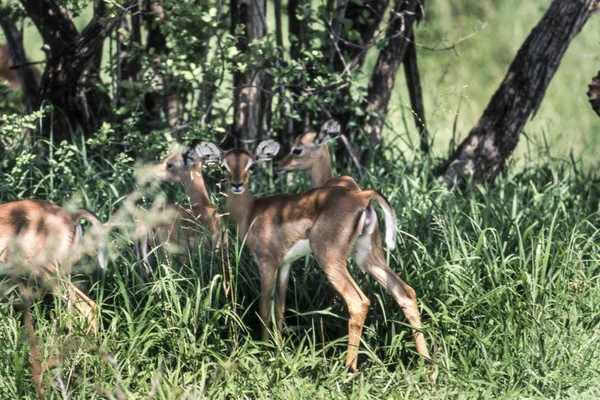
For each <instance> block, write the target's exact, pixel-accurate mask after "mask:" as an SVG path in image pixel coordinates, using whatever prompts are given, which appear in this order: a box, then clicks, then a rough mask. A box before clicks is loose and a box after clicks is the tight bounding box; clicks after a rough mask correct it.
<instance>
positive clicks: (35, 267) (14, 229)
mask: <svg viewBox="0 0 600 400" xmlns="http://www.w3.org/2000/svg"><path fill="white" fill-rule="evenodd" d="M81 218H85V219H87V220H88V221H90V222H91V223H92V225H93V228H92V230H93V232H91V233H92V235H91V236H90V237H88V235H85V237H84V236H82V235H83V229H82V227H81V225H80V224H79V221H80V219H81ZM102 230H103V229H102V223H101V222H100V221H99V220H98V218H96V216H94V215H93V214H92V213H91V212H89V211H87V210H76V211H75V212H72V213H69V212H67V211H66V210H65V209H63V208H62V207H59V206H56V205H54V204H50V203H47V202H45V201H41V200H21V201H14V202H10V203H5V204H1V205H0V265H2V268H0V272H1V273H2V274H10V275H13V276H15V277H16V276H19V275H33V276H34V277H35V278H37V279H40V280H41V281H44V282H45V283H49V284H50V286H51V287H52V290H53V291H54V293H55V294H56V295H57V296H58V297H62V298H63V300H64V301H66V302H67V304H68V305H69V307H70V306H71V305H73V306H74V307H75V308H76V310H77V311H78V312H79V313H80V314H82V315H83V316H85V317H86V318H87V320H88V323H89V325H90V327H91V328H92V329H93V330H95V328H96V315H95V310H96V304H95V303H94V301H93V300H91V299H90V298H89V297H87V296H86V295H85V294H84V293H83V292H81V291H80V290H79V289H77V287H75V286H74V285H73V284H71V283H70V282H68V283H67V287H66V289H65V290H64V292H63V290H61V287H60V285H58V284H56V282H51V280H52V279H53V278H57V277H62V276H68V275H69V274H70V273H71V269H72V266H73V264H74V263H76V262H77V261H78V260H79V259H80V258H81V257H82V256H83V254H84V253H85V252H87V251H88V250H89V249H86V248H85V247H87V246H85V244H83V245H82V238H83V239H88V238H89V239H90V240H87V241H89V242H90V243H91V242H92V241H94V242H95V245H96V246H97V247H98V248H99V250H100V251H99V252H98V260H99V263H100V266H101V267H104V251H105V244H104V240H103V238H101V237H100V238H98V234H100V233H101V232H102ZM22 289H24V288H22Z"/></svg>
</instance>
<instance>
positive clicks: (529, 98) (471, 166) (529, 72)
mask: <svg viewBox="0 0 600 400" xmlns="http://www.w3.org/2000/svg"><path fill="white" fill-rule="evenodd" d="M598 1H599V0H553V1H552V3H551V4H550V7H549V8H548V11H546V14H544V16H543V17H542V19H541V21H540V22H539V23H538V24H537V26H536V27H535V28H534V29H533V30H532V31H531V33H530V34H529V36H528V37H527V39H526V40H525V43H523V45H522V46H521V48H520V49H519V52H518V53H517V56H516V57H515V59H514V60H513V62H512V64H511V65H510V68H509V69H508V73H507V74H506V76H505V78H504V80H503V81H502V83H501V84H500V87H499V88H498V90H497V91H496V93H495V94H494V95H493V96H492V99H491V101H490V103H489V104H488V106H487V108H486V109H485V111H484V113H483V115H482V117H481V119H480V120H479V122H477V124H476V125H475V127H474V128H473V129H472V130H471V132H470V133H469V136H468V137H467V138H466V139H465V140H464V141H463V143H462V144H461V145H460V146H459V148H458V149H457V150H456V151H455V152H454V154H453V155H452V156H451V157H450V159H449V160H448V161H447V162H446V163H445V164H444V165H442V166H441V167H440V168H439V170H438V171H437V173H438V176H440V177H442V176H443V179H444V181H445V183H446V184H447V185H449V186H452V185H457V184H458V185H461V184H463V183H464V181H465V179H466V178H471V179H472V181H473V183H480V182H490V181H492V180H493V179H494V178H495V177H496V176H497V175H498V173H499V172H500V171H501V170H502V168H503V167H504V164H505V162H506V159H507V158H508V157H509V156H510V155H511V153H512V152H513V150H514V149H515V147H516V145H517V143H518V141H519V133H520V132H521V129H522V128H523V126H524V125H525V123H526V122H527V119H528V118H529V116H530V115H532V114H534V115H535V112H536V111H537V109H538V108H539V106H540V104H541V102H542V99H543V98H544V94H545V93H546V89H547V87H548V85H549V84H550V80H551V79H552V77H553V76H554V73H555V72H556V70H557V69H558V66H559V64H560V60H561V58H562V56H563V55H564V53H565V51H566V50H567V47H568V46H569V44H570V43H571V40H573V38H574V37H575V36H576V35H577V33H579V31H581V28H582V27H583V25H584V24H585V23H586V21H587V20H588V18H589V17H590V15H591V13H592V11H593V10H594V9H595V8H596V7H597V5H598Z"/></svg>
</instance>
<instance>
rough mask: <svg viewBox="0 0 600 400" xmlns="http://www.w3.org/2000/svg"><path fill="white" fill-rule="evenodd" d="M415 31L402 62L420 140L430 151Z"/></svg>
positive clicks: (425, 150)
mask: <svg viewBox="0 0 600 400" xmlns="http://www.w3.org/2000/svg"><path fill="white" fill-rule="evenodd" d="M414 42H415V35H414V32H413V33H412V34H411V36H410V42H409V43H408V47H407V48H406V53H405V54H404V59H403V60H402V64H403V65H404V75H406V86H408V95H409V97H410V105H411V107H412V114H413V117H414V120H415V125H416V126H417V129H419V141H420V143H421V151H422V152H423V153H425V154H427V153H429V133H428V132H427V124H426V123H425V107H424V106H423V90H422V89H421V78H420V76H419V66H418V64H417V49H416V46H415V43H414Z"/></svg>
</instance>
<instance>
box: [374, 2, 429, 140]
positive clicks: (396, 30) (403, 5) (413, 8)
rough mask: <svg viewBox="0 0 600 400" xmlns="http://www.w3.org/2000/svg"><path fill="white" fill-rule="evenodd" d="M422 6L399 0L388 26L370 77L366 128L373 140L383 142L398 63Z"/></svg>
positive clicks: (419, 3)
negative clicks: (382, 46)
mask: <svg viewBox="0 0 600 400" xmlns="http://www.w3.org/2000/svg"><path fill="white" fill-rule="evenodd" d="M420 9H421V2H420V1H419V0H396V2H395V5H394V8H393V9H392V11H391V13H390V23H389V25H388V28H387V30H386V40H387V41H388V43H387V46H386V47H385V48H383V49H382V50H381V52H380V53H379V57H378V58H377V63H376V64H375V68H374V70H373V74H372V75H371V80H370V81H369V89H368V92H367V99H366V102H367V108H366V113H367V117H366V122H365V124H364V130H365V132H366V133H367V134H368V135H369V136H370V137H371V143H372V144H379V143H381V132H382V128H383V123H384V121H385V117H386V115H387V107H388V103H389V101H390V97H391V94H392V89H393V88H394V82H395V80H396V75H397V73H398V67H399V66H400V63H401V62H402V59H403V58H404V53H405V51H406V48H407V47H408V44H409V41H408V40H407V39H408V38H410V37H411V36H412V30H413V22H414V21H415V20H416V19H417V15H418V12H419V11H420Z"/></svg>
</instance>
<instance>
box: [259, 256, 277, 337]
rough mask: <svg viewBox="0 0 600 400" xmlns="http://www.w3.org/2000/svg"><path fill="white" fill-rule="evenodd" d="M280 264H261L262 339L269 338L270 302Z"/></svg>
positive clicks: (260, 309)
mask: <svg viewBox="0 0 600 400" xmlns="http://www.w3.org/2000/svg"><path fill="white" fill-rule="evenodd" d="M278 267H279V265H277V263H273V262H263V263H261V264H260V298H259V304H258V313H259V316H260V319H261V320H262V323H263V325H262V340H264V341H267V340H269V330H268V329H267V327H268V326H270V323H271V321H270V312H269V311H270V309H271V307H270V304H271V293H273V287H274V286H275V279H276V277H277V269H278Z"/></svg>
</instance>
